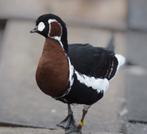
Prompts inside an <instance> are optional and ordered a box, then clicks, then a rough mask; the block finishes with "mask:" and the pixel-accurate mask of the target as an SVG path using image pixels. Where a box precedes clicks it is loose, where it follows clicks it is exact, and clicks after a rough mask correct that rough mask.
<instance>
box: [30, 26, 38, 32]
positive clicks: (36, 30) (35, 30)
mask: <svg viewBox="0 0 147 134" xmlns="http://www.w3.org/2000/svg"><path fill="white" fill-rule="evenodd" d="M37 32H38V28H37V27H35V28H34V29H33V30H31V31H30V33H37Z"/></svg>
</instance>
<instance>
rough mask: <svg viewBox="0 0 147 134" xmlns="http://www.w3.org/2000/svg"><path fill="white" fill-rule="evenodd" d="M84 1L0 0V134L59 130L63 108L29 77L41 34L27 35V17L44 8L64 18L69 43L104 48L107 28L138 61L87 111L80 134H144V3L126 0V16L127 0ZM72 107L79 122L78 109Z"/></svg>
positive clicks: (146, 64) (29, 21)
mask: <svg viewBox="0 0 147 134" xmlns="http://www.w3.org/2000/svg"><path fill="white" fill-rule="evenodd" d="M85 1H86V0H81V1H72V2H71V1H68V2H67V1H66V0H63V1H62V2H63V3H62V4H60V2H59V1H58V0H54V2H48V0H44V2H40V1H39V0H37V1H34V0H26V1H19V0H15V1H14V0H12V1H9V0H1V1H0V18H2V19H8V23H7V25H6V28H5V29H3V28H0V59H1V60H0V75H1V76H2V77H0V122H1V125H0V126H1V127H0V134H7V133H9V134H14V133H15V134H17V133H18V134H19V133H20V134H23V133H28V134H33V133H34V134H46V133H50V134H52V133H53V134H58V133H64V131H63V130H61V129H59V128H57V127H56V126H55V124H56V123H58V122H59V121H60V120H62V119H63V117H64V116H65V115H66V112H67V111H66V106H65V105H64V104H62V103H60V102H57V101H55V100H53V99H52V98H50V97H48V96H46V95H44V94H43V93H42V92H41V91H40V90H39V89H38V87H37V86H36V83H35V79H34V75H35V69H36V65H37V63H38V58H39V55H40V54H41V50H42V46H41V45H40V44H41V43H42V42H43V38H41V37H40V36H37V35H30V33H29V31H30V29H32V27H33V24H34V21H32V20H33V19H34V18H36V16H38V14H41V13H44V12H54V13H56V14H59V15H60V16H62V17H63V18H64V20H65V21H66V22H67V23H68V25H67V26H68V32H69V36H68V37H69V40H70V42H71V43H73V42H83V43H85V42H89V43H91V44H93V45H94V46H105V44H106V43H107V42H108V40H109V37H110V32H111V31H110V30H115V44H116V49H117V52H121V53H122V54H124V55H126V56H127V57H129V58H130V59H132V60H133V61H134V62H135V63H137V64H139V66H135V67H132V68H129V69H127V70H126V71H125V72H124V71H122V72H121V73H119V74H118V75H117V76H116V77H115V78H114V79H113V80H112V82H111V86H110V90H109V91H108V92H107V94H106V96H105V97H104V98H103V99H102V100H101V101H99V103H97V104H95V105H94V106H93V107H92V108H91V109H90V111H89V113H88V115H87V118H86V125H85V127H84V130H83V131H84V133H85V134H120V133H123V134H146V133H147V106H146V102H147V99H146V98H147V97H146V96H147V91H146V87H147V84H146V79H147V60H146V50H147V46H146V42H147V39H146V38H147V33H146V29H147V25H146V20H147V18H146V13H147V8H146V1H145V0H140V1H137V0H129V1H128V2H129V5H128V8H129V9H128V14H127V10H126V9H127V1H126V0H104V1H97V0H91V2H89V1H88V0H87V3H85ZM22 2H23V3H22ZM9 5H11V8H9ZM16 5H17V8H16V7H15V6H16ZM30 5H33V6H30ZM65 7H67V8H65ZM26 9H27V10H26ZM67 9H69V10H68V12H67ZM116 11H117V12H116ZM127 18H128V20H127ZM95 28H97V29H95ZM127 28H128V29H127ZM100 29H101V30H100ZM134 29H135V30H134ZM77 35H78V36H77ZM1 40H3V42H2V41H1ZM73 109H74V113H75V117H76V120H77V121H78V120H79V117H80V116H81V109H82V107H80V106H77V107H76V106H73ZM58 111H60V113H61V114H59V113H58ZM5 123H9V125H10V124H15V127H12V125H10V126H11V127H10V126H8V125H6V124H5ZM2 124H3V125H4V124H5V125H6V126H5V127H4V126H2ZM16 124H17V125H16ZM19 125H24V126H31V127H45V128H48V129H39V128H27V127H18V126H19ZM49 129H56V130H49Z"/></svg>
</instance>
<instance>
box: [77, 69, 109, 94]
mask: <svg viewBox="0 0 147 134" xmlns="http://www.w3.org/2000/svg"><path fill="white" fill-rule="evenodd" d="M75 73H76V75H77V79H78V80H79V81H80V82H81V83H82V84H84V85H86V86H87V87H91V88H92V89H94V90H97V92H98V93H99V92H100V91H104V92H106V91H107V89H108V87H109V81H108V80H107V79H106V78H105V79H99V78H94V77H88V76H86V75H84V74H79V73H78V72H77V71H75Z"/></svg>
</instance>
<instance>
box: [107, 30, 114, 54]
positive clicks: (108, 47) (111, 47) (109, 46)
mask: <svg viewBox="0 0 147 134" xmlns="http://www.w3.org/2000/svg"><path fill="white" fill-rule="evenodd" d="M106 49H107V50H110V51H113V52H115V46H114V34H113V33H111V37H110V40H109V42H108V45H107V46H106Z"/></svg>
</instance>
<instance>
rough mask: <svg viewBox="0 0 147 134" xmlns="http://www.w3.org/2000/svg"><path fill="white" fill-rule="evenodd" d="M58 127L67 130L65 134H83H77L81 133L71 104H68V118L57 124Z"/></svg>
mask: <svg viewBox="0 0 147 134" xmlns="http://www.w3.org/2000/svg"><path fill="white" fill-rule="evenodd" d="M57 126H58V127H61V128H63V129H65V134H72V133H73V134H74V132H75V133H76V134H81V133H77V132H78V131H79V129H78V128H77V126H76V123H75V119H74V116H73V112H72V109H71V106H70V104H68V115H67V117H66V118H65V119H64V120H63V121H61V122H60V123H59V124H57Z"/></svg>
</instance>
